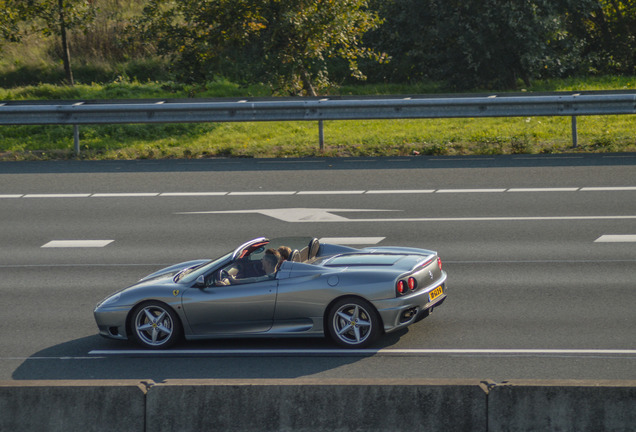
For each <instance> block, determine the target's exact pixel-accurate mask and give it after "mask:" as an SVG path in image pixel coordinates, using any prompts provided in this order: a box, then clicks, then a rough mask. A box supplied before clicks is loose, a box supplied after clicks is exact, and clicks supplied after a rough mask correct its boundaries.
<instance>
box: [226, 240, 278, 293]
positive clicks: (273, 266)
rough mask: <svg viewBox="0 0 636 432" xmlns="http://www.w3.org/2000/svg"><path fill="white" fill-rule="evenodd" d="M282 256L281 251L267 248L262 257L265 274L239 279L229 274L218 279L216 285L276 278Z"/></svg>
mask: <svg viewBox="0 0 636 432" xmlns="http://www.w3.org/2000/svg"><path fill="white" fill-rule="evenodd" d="M280 261H281V257H280V253H278V251H276V250H275V249H267V250H266V251H265V254H264V255H263V257H262V258H261V265H262V266H263V272H264V274H263V275H260V276H256V277H249V278H243V279H239V278H236V277H235V276H232V275H230V274H228V277H226V278H223V279H221V280H217V281H216V282H215V285H217V286H224V285H239V284H245V283H254V282H262V281H266V280H268V279H274V278H275V277H276V271H277V270H278V265H279V264H280Z"/></svg>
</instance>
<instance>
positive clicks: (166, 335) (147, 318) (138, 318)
mask: <svg viewBox="0 0 636 432" xmlns="http://www.w3.org/2000/svg"><path fill="white" fill-rule="evenodd" d="M131 330H132V336H133V339H134V340H135V341H136V342H137V343H138V344H140V345H141V346H143V347H144V348H150V349H161V348H168V347H170V346H172V345H174V344H175V342H177V340H178V339H179V337H180V336H181V322H180V321H179V317H178V316H177V314H176V313H175V312H174V311H173V310H172V309H171V308H170V307H168V306H167V305H165V304H163V303H160V302H157V301H151V302H146V303H142V304H141V305H139V306H137V307H136V308H135V310H134V311H133V313H132V317H131Z"/></svg>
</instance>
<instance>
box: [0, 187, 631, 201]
mask: <svg viewBox="0 0 636 432" xmlns="http://www.w3.org/2000/svg"><path fill="white" fill-rule="evenodd" d="M577 191H578V192H599V191H601V192H629V191H636V186H601V187H581V188H578V187H553V188H494V189H386V190H382V189H373V190H331V191H327V190H310V191H235V192H150V193H149V192H128V193H127V192H124V193H93V194H90V193H77V194H65V193H50V194H40V193H37V194H0V199H2V198H86V197H92V198H138V197H158V196H159V197H192V196H249V195H265V196H266V195H363V194H369V195H381V194H386V195H393V194H429V193H441V194H450V193H463V194H470V193H504V192H512V193H522V192H577Z"/></svg>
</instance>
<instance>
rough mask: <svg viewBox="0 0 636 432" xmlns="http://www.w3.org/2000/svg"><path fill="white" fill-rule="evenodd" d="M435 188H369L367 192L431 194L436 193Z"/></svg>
mask: <svg viewBox="0 0 636 432" xmlns="http://www.w3.org/2000/svg"><path fill="white" fill-rule="evenodd" d="M434 192H435V189H413V190H368V191H366V193H367V194H391V195H393V194H429V193H434Z"/></svg>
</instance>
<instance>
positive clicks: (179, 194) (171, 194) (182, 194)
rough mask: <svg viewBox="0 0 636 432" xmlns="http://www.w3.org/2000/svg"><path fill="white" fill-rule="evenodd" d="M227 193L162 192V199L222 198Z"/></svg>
mask: <svg viewBox="0 0 636 432" xmlns="http://www.w3.org/2000/svg"><path fill="white" fill-rule="evenodd" d="M228 193H229V192H163V193H161V194H159V196H162V197H192V196H224V195H227V194H228Z"/></svg>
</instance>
